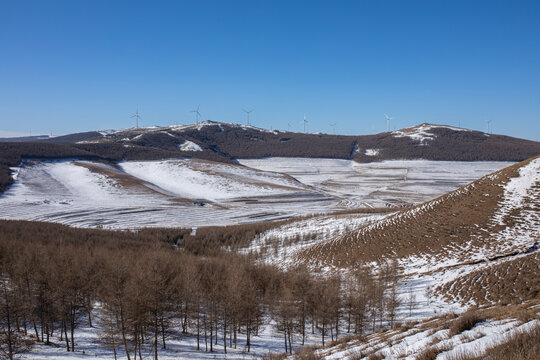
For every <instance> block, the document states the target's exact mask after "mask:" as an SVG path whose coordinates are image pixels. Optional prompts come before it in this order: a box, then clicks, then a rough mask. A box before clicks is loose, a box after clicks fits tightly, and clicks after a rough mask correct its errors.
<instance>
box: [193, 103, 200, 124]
mask: <svg viewBox="0 0 540 360" xmlns="http://www.w3.org/2000/svg"><path fill="white" fill-rule="evenodd" d="M200 107H201V105H199V106H197V108H196V109H195V110H192V111H191V112H192V113H195V122H196V123H197V124H198V123H199V116H201V113H200V112H199V108H200Z"/></svg>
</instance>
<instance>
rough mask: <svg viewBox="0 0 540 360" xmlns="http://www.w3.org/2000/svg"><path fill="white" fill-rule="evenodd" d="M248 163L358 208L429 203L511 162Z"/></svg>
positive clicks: (303, 160) (294, 160)
mask: <svg viewBox="0 0 540 360" xmlns="http://www.w3.org/2000/svg"><path fill="white" fill-rule="evenodd" d="M239 162H240V163H241V164H243V165H246V166H249V167H252V168H255V169H260V170H265V171H276V172H281V173H285V174H289V175H291V176H293V177H294V178H296V179H297V180H299V181H301V182H302V183H304V184H307V185H310V186H313V187H316V188H317V189H320V190H321V191H324V192H326V193H328V194H330V195H332V196H336V197H341V198H343V199H346V201H348V202H353V203H355V204H357V205H358V206H362V204H368V205H371V206H384V205H385V203H388V202H390V203H396V204H397V203H401V202H407V203H418V202H423V201H426V200H429V199H432V198H435V197H437V196H440V195H442V194H445V193H447V192H449V191H452V190H455V189H457V188H458V187H460V186H462V185H465V184H467V183H469V182H471V181H473V180H476V179H478V178H480V177H482V176H484V175H486V174H489V173H491V172H493V171H496V170H500V169H502V168H505V167H507V166H509V165H511V164H512V163H511V162H502V161H477V162H466V161H430V160H388V161H382V162H373V163H367V164H361V163H357V162H354V161H351V160H338V159H317V158H279V157H274V158H264V159H241V160H239Z"/></svg>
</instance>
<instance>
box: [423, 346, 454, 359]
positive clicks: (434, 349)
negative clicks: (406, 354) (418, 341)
mask: <svg viewBox="0 0 540 360" xmlns="http://www.w3.org/2000/svg"><path fill="white" fill-rule="evenodd" d="M447 350H449V348H447V347H441V346H430V347H428V348H427V349H425V350H424V351H422V352H421V353H420V354H418V355H417V356H416V358H415V360H435V358H437V355H439V354H440V353H442V352H444V351H447Z"/></svg>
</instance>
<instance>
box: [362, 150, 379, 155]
mask: <svg viewBox="0 0 540 360" xmlns="http://www.w3.org/2000/svg"><path fill="white" fill-rule="evenodd" d="M380 151H381V150H380V149H366V150H365V151H364V154H365V155H367V156H377V155H379V152H380Z"/></svg>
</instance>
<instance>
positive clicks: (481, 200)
mask: <svg viewBox="0 0 540 360" xmlns="http://www.w3.org/2000/svg"><path fill="white" fill-rule="evenodd" d="M539 209H540V157H536V158H533V159H529V160H526V161H523V162H521V163H517V164H515V165H512V166H510V167H507V168H505V169H503V170H500V171H498V172H495V173H493V174H491V175H487V176H484V177H483V178H481V179H479V180H476V181H474V182H472V183H470V184H468V185H466V186H463V187H461V188H460V189H457V190H455V191H452V192H450V193H449V194H447V195H444V196H441V197H439V198H437V199H435V200H432V201H428V202H426V203H424V204H420V205H417V206H415V207H413V208H410V209H407V210H402V211H400V212H398V213H396V214H394V215H392V216H390V217H388V218H386V219H384V220H381V221H379V222H376V223H374V224H372V225H369V226H367V227H364V228H361V229H359V230H355V231H352V232H350V233H348V234H346V235H344V236H341V237H338V238H334V239H330V240H328V241H325V242H323V243H318V244H316V245H314V246H312V247H311V248H309V249H307V250H305V251H304V252H303V253H301V254H299V255H298V256H299V259H300V260H302V261H305V262H308V263H312V264H318V265H331V266H337V267H353V266H355V265H356V264H358V263H359V262H370V261H381V260H383V259H389V258H398V259H406V258H410V257H415V258H418V257H422V256H423V257H425V258H426V259H430V261H431V262H433V263H437V262H441V261H443V260H444V259H448V258H453V261H456V262H465V261H469V262H470V261H474V260H478V259H484V258H486V257H488V258H489V257H494V256H502V255H505V254H511V253H513V252H521V251H523V250H524V249H527V248H528V247H530V246H533V244H534V243H535V241H537V240H538V239H539V238H540V211H539Z"/></svg>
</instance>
